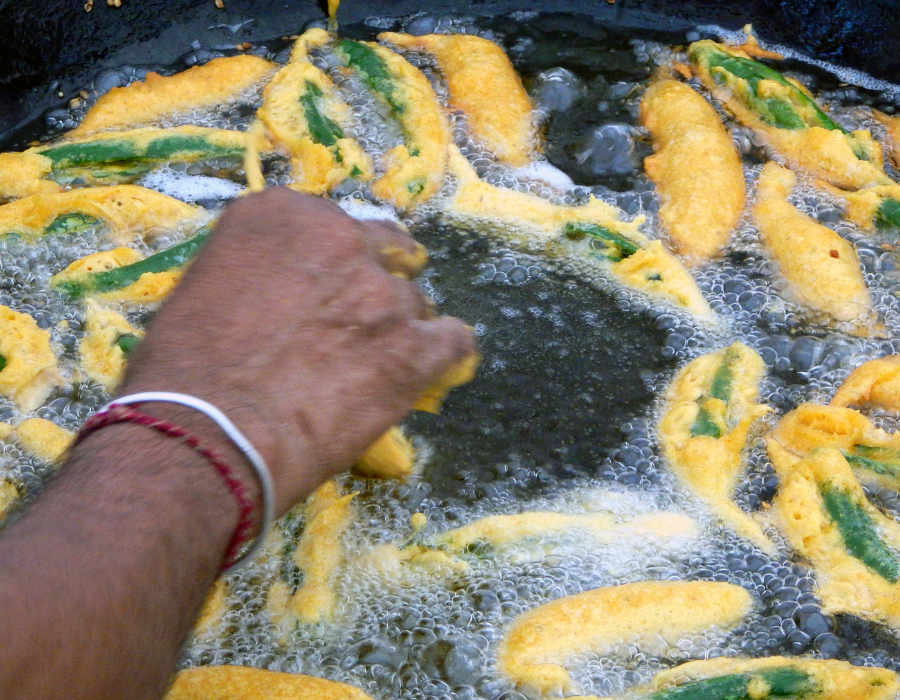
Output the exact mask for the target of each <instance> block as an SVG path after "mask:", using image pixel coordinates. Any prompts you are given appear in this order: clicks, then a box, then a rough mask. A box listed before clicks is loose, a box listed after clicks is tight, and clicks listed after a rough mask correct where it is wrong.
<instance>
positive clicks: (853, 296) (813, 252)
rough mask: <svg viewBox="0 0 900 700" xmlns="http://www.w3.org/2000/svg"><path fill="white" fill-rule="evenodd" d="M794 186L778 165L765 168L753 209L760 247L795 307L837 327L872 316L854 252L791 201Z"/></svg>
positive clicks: (869, 301) (793, 181)
mask: <svg viewBox="0 0 900 700" xmlns="http://www.w3.org/2000/svg"><path fill="white" fill-rule="evenodd" d="M796 180H797V176H796V175H794V173H792V172H791V171H790V170H787V169H785V168H782V167H781V166H780V165H777V164H775V163H772V162H769V163H766V165H765V166H764V167H763V169H762V172H761V173H760V176H759V194H758V197H757V201H756V205H755V206H754V208H753V216H754V218H755V219H756V224H757V226H759V232H760V236H761V238H762V242H763V244H764V245H765V246H766V249H767V250H768V252H769V254H770V255H771V256H772V258H773V259H774V260H775V261H776V262H777V263H778V266H779V268H780V269H781V274H782V275H784V277H785V279H786V280H787V283H788V290H789V292H790V294H791V296H792V297H793V298H794V300H796V301H797V303H799V304H801V305H802V306H805V307H806V308H808V309H811V310H812V311H817V312H820V313H823V314H827V315H828V316H830V317H831V318H833V319H835V320H837V321H844V322H856V323H858V322H859V321H860V320H861V319H865V318H867V317H869V316H870V315H871V313H872V300H871V299H870V298H869V292H868V290H867V289H866V285H865V282H864V281H863V276H862V272H861V271H860V267H859V259H858V258H857V257H856V251H855V249H854V248H853V246H852V245H851V244H850V243H849V242H847V241H845V240H844V239H843V238H841V237H840V236H839V235H838V234H836V233H835V232H834V231H832V230H831V229H829V228H826V227H825V226H822V224H820V223H818V222H817V221H815V220H814V219H812V218H810V217H808V216H806V214H803V213H802V212H800V211H798V210H797V209H796V208H795V207H794V206H793V205H792V204H791V203H790V202H789V201H788V199H787V197H788V195H789V194H790V193H791V190H792V189H793V187H794V184H795V182H796Z"/></svg>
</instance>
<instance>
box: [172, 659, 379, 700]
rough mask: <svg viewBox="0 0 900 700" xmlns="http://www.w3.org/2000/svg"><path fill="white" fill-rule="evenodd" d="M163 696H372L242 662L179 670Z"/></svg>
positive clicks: (350, 699) (311, 699)
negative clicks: (247, 665)
mask: <svg viewBox="0 0 900 700" xmlns="http://www.w3.org/2000/svg"><path fill="white" fill-rule="evenodd" d="M163 700H372V698H371V697H369V696H368V695H366V694H365V693H364V692H363V691H361V690H360V689H359V688H355V687H354V686H352V685H347V684H346V683H337V682H336V681H326V680H325V679H324V678H315V677H313V676H302V675H300V674H296V673H282V672H280V671H266V670H263V669H260V668H247V667H244V666H201V667H199V668H188V669H185V670H184V671H180V672H179V673H178V675H177V676H175V682H174V683H173V684H172V687H171V688H169V692H168V693H167V694H166V696H165V698H163Z"/></svg>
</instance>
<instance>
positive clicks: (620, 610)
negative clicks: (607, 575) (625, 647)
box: [497, 581, 752, 695]
mask: <svg viewBox="0 0 900 700" xmlns="http://www.w3.org/2000/svg"><path fill="white" fill-rule="evenodd" d="M751 605H752V599H751V597H750V594H749V593H747V591H745V590H744V589H743V588H740V587H739V586H733V585H731V584H729V583H709V582H702V581H692V582H681V581H642V582H639V583H628V584H625V585H622V586H612V587H609V588H597V589H594V590H591V591H585V592H584V593H579V594H576V595H570V596H566V597H565V598H560V599H558V600H554V601H553V602H550V603H546V604H544V605H541V606H540V607H537V608H535V609H534V610H530V611H529V612H526V613H524V614H523V615H520V616H519V617H517V618H516V619H515V620H514V621H513V624H512V626H511V627H510V629H509V631H508V632H507V635H506V638H505V639H504V640H503V642H502V643H501V644H500V648H499V650H498V652H497V666H498V668H499V670H500V671H501V672H503V674H504V675H506V676H507V677H508V678H509V679H510V680H511V681H512V682H513V683H515V684H516V685H517V686H518V687H520V688H522V689H524V690H526V691H530V692H533V693H537V694H540V695H551V694H559V693H563V694H568V695H570V694H572V693H573V692H575V691H576V689H575V688H574V687H573V686H574V683H573V681H572V678H571V677H570V676H569V673H568V672H567V671H566V670H565V668H564V667H563V664H564V663H565V662H566V659H568V658H569V657H571V656H575V655H576V654H583V653H586V652H593V653H595V654H600V655H603V654H608V653H610V652H611V651H612V650H613V649H615V647H616V646H618V645H619V644H622V643H634V642H636V643H637V644H638V645H640V646H641V647H643V648H644V649H646V650H648V653H651V652H659V653H664V652H665V650H666V649H667V648H669V647H672V646H674V645H675V644H676V643H677V642H678V640H679V639H681V638H682V637H684V636H686V635H690V634H699V633H701V632H704V631H706V630H708V629H709V628H711V627H713V626H715V627H719V628H721V629H728V628H731V627H734V626H735V625H737V624H738V623H739V622H741V620H743V619H744V617H745V616H746V615H747V613H749V612H750V608H751Z"/></svg>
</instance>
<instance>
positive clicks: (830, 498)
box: [773, 448, 900, 628]
mask: <svg viewBox="0 0 900 700" xmlns="http://www.w3.org/2000/svg"><path fill="white" fill-rule="evenodd" d="M773 504H774V505H775V507H776V510H777V514H778V516H779V523H780V525H781V527H782V529H783V530H784V532H785V534H786V535H787V538H788V541H789V542H790V544H791V545H792V546H793V547H794V549H796V550H797V552H798V553H799V554H800V555H801V556H803V557H805V558H806V559H807V560H808V561H809V562H810V563H811V564H812V566H813V568H814V569H815V571H816V577H817V579H818V581H819V588H818V592H817V594H818V596H819V597H820V598H821V599H822V602H823V608H822V609H823V611H824V612H826V613H828V614H833V613H839V612H845V613H852V614H854V615H858V616H859V617H863V618H866V619H869V620H875V621H877V622H881V623H884V624H887V625H890V626H892V627H895V628H896V627H900V585H898V583H897V577H898V572H900V567H898V558H897V552H898V551H900V526H898V525H897V523H895V522H894V521H893V520H892V519H891V518H888V517H885V516H884V515H882V513H881V512H880V511H879V510H878V509H877V508H875V507H874V506H873V505H872V504H870V503H869V501H868V499H867V497H866V494H865V492H864V491H863V489H862V487H861V486H860V485H859V482H858V481H857V479H856V476H855V475H854V474H853V470H852V469H851V468H850V465H849V464H848V463H847V460H846V459H844V457H843V456H842V455H841V453H840V451H839V450H837V449H834V448H818V449H815V450H813V451H812V452H811V453H810V454H809V456H807V457H805V458H804V459H802V460H800V461H799V462H797V463H796V464H794V465H793V466H792V467H791V468H790V471H789V472H788V473H787V474H785V475H783V476H782V480H781V485H780V487H779V490H778V493H777V494H776V496H775V499H774V501H773Z"/></svg>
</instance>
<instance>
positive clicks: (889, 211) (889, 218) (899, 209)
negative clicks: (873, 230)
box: [875, 197, 900, 228]
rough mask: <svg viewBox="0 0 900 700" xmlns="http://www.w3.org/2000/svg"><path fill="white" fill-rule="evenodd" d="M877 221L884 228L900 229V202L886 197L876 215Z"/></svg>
mask: <svg viewBox="0 0 900 700" xmlns="http://www.w3.org/2000/svg"><path fill="white" fill-rule="evenodd" d="M875 221H876V223H878V224H881V225H882V226H888V227H895V228H900V202H898V201H897V200H896V199H890V198H888V197H885V198H884V199H883V200H881V206H880V207H878V211H877V212H876V213H875Z"/></svg>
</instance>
